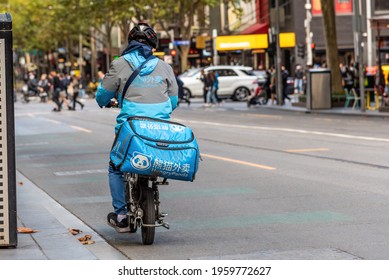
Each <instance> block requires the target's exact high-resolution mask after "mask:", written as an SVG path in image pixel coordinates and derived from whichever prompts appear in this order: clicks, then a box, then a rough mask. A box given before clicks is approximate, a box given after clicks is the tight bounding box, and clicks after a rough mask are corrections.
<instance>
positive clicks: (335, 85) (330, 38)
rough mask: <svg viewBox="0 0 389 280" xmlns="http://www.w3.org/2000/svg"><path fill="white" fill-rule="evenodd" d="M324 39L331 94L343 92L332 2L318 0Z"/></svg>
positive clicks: (329, 0)
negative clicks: (329, 71)
mask: <svg viewBox="0 0 389 280" xmlns="http://www.w3.org/2000/svg"><path fill="white" fill-rule="evenodd" d="M320 3H321V9H322V13H323V24H324V33H325V39H326V53H327V63H328V67H329V68H330V70H331V80H332V92H333V93H340V92H344V91H343V87H342V78H341V75H340V70H339V56H338V44H337V39H336V23H335V7H334V1H333V0H320Z"/></svg>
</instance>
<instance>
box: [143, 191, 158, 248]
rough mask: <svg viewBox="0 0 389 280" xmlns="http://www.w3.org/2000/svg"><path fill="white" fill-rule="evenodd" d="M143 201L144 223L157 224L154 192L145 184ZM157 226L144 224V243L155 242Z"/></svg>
mask: <svg viewBox="0 0 389 280" xmlns="http://www.w3.org/2000/svg"><path fill="white" fill-rule="evenodd" d="M143 187H144V188H143V201H142V204H141V207H142V210H143V218H142V220H143V223H144V224H146V225H154V224H155V203H154V192H153V190H152V189H150V188H149V187H147V186H143ZM154 236H155V227H153V226H151V227H150V226H142V242H143V244H144V245H151V244H153V243H154Z"/></svg>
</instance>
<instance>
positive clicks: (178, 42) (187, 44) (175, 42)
mask: <svg viewBox="0 0 389 280" xmlns="http://www.w3.org/2000/svg"><path fill="white" fill-rule="evenodd" d="M173 44H174V45H175V46H189V45H190V41H189V40H183V41H174V42H173Z"/></svg>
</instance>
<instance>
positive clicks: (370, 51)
mask: <svg viewBox="0 0 389 280" xmlns="http://www.w3.org/2000/svg"><path fill="white" fill-rule="evenodd" d="M366 17H367V21H366V33H367V66H369V67H372V66H373V34H372V33H373V31H372V29H371V23H370V18H371V0H367V1H366Z"/></svg>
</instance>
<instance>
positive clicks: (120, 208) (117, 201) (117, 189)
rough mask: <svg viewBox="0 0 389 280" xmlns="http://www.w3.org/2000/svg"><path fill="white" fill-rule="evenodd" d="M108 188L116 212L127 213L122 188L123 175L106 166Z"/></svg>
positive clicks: (124, 194)
mask: <svg viewBox="0 0 389 280" xmlns="http://www.w3.org/2000/svg"><path fill="white" fill-rule="evenodd" d="M108 179H109V188H110V190H111V196H112V206H113V209H114V212H115V213H116V214H118V215H119V214H121V215H125V214H127V208H126V191H125V189H124V175H123V172H121V171H119V170H114V169H113V168H112V166H111V165H109V167H108Z"/></svg>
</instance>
